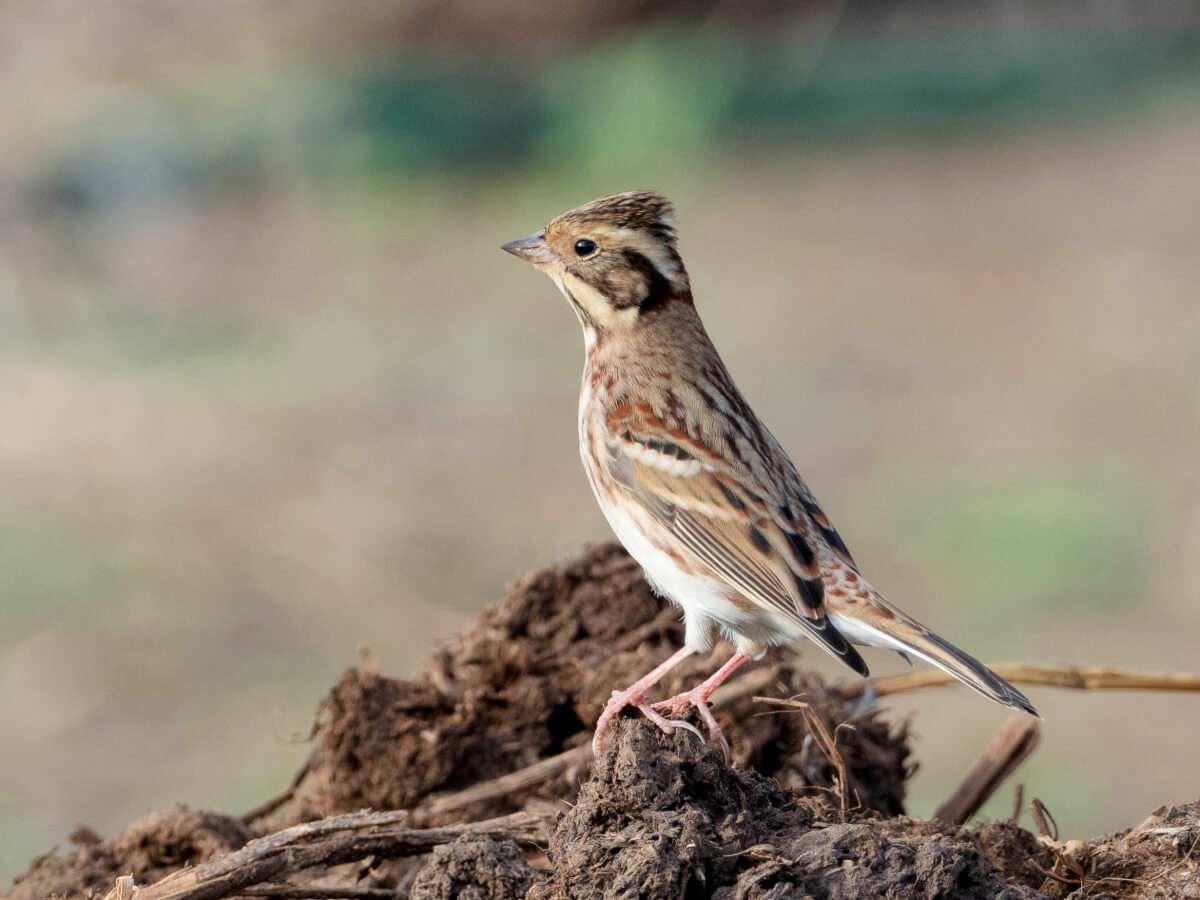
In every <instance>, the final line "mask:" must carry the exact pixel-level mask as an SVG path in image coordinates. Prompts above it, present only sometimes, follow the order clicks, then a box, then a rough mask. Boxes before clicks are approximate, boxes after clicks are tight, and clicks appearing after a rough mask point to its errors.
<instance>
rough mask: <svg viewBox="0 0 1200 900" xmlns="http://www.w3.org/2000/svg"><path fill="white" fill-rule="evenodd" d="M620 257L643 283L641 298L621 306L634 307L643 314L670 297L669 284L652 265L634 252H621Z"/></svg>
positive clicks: (641, 255)
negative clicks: (640, 277) (638, 275)
mask: <svg viewBox="0 0 1200 900" xmlns="http://www.w3.org/2000/svg"><path fill="white" fill-rule="evenodd" d="M621 255H622V256H623V257H624V259H625V263H626V264H627V265H628V266H629V268H631V269H632V270H633V271H635V272H637V273H638V274H640V275H641V276H642V278H643V279H644V282H645V286H644V294H643V296H642V297H640V298H637V299H635V300H633V302H632V304H628V303H627V304H622V305H634V306H637V307H638V308H639V309H641V310H642V312H645V311H646V310H648V309H653V308H654V307H656V306H658V305H659V304H660V303H662V302H663V301H664V300H666V299H667V298H668V297H669V296H671V283H670V282H669V281H668V280H667V278H666V276H665V275H663V273H662V272H660V271H659V270H658V269H657V268H656V267H655V265H654V263H652V262H651V261H650V260H649V259H647V258H646V257H645V256H644V255H643V254H641V253H638V252H637V251H636V250H628V249H626V250H623V251H622V253H621ZM614 305H616V304H614Z"/></svg>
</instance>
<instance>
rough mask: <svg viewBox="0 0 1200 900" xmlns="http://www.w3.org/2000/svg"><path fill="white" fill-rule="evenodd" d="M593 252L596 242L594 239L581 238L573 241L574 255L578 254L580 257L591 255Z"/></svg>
mask: <svg viewBox="0 0 1200 900" xmlns="http://www.w3.org/2000/svg"><path fill="white" fill-rule="evenodd" d="M595 252H596V242H595V241H589V240H588V239H587V238H583V239H582V240H578V241H576V242H575V255H576V256H580V257H583V256H591V255H592V254H593V253H595Z"/></svg>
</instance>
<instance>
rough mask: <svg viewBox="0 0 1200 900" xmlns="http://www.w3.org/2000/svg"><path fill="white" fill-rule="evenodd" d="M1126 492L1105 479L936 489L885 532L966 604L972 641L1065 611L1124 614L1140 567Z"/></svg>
mask: <svg viewBox="0 0 1200 900" xmlns="http://www.w3.org/2000/svg"><path fill="white" fill-rule="evenodd" d="M1129 483H1130V482H1129V481H1128V480H1127V479H1125V478H1121V477H1117V476H1115V475H1113V474H1112V473H1108V472H1106V473H1103V474H1089V473H1082V472H1074V473H1070V474H1067V475H1063V476H1061V477H1056V476H1054V475H1051V474H1048V473H1045V472H1029V473H1025V474H1023V475H1022V476H1020V477H1014V478H1011V479H1010V480H1006V481H1004V482H1002V483H995V482H993V483H988V482H986V481H982V480H965V481H963V482H962V483H958V484H952V485H951V486H950V487H945V486H944V482H943V483H941V485H942V486H939V487H937V488H933V487H930V490H929V492H928V493H922V494H921V495H920V497H919V498H913V500H912V502H911V504H906V506H907V508H908V509H910V510H912V509H920V510H922V512H921V514H920V515H918V516H917V518H916V519H915V520H914V519H911V518H910V519H907V520H906V521H905V522H904V523H903V526H901V525H900V523H896V524H895V527H897V528H899V527H903V528H904V529H905V530H906V531H907V532H909V533H910V534H912V544H913V545H914V546H919V547H921V548H922V554H923V557H924V562H925V563H926V564H927V565H928V567H929V568H930V570H931V571H937V572H939V573H940V575H939V577H940V578H942V579H943V580H944V581H946V582H948V583H949V586H950V589H951V590H952V591H953V592H954V594H955V596H960V597H962V598H963V599H964V602H965V603H969V606H970V616H971V619H972V622H973V623H974V624H975V625H976V626H977V629H978V632H979V633H980V634H983V635H986V634H987V633H989V632H993V633H994V628H993V626H998V627H1001V628H1003V627H1004V624H1003V623H1006V622H1007V623H1008V626H1007V627H1008V628H1011V627H1013V623H1014V622H1015V621H1020V622H1023V623H1024V624H1022V625H1021V626H1020V627H1022V628H1023V627H1027V624H1028V622H1029V621H1030V618H1031V617H1033V618H1036V617H1039V616H1050V615H1053V614H1055V613H1058V612H1060V611H1062V610H1066V609H1070V608H1071V607H1078V608H1079V609H1087V610H1092V611H1094V610H1097V609H1102V608H1108V609H1115V608H1117V607H1119V606H1120V607H1123V608H1126V609H1128V607H1129V604H1130V603H1131V602H1133V603H1136V602H1137V600H1138V597H1139V596H1140V594H1141V593H1143V591H1141V590H1140V589H1139V585H1140V584H1141V583H1142V582H1143V580H1144V578H1145V576H1146V569H1147V567H1148V565H1149V556H1148V554H1147V552H1146V550H1147V548H1146V543H1147V541H1148V536H1147V531H1146V525H1147V522H1146V519H1147V517H1148V515H1149V513H1148V509H1147V505H1146V500H1145V498H1143V497H1141V496H1140V495H1138V494H1135V493H1134V492H1132V491H1131V490H1126V489H1124V488H1123V485H1127V484H1129ZM910 484H911V482H910Z"/></svg>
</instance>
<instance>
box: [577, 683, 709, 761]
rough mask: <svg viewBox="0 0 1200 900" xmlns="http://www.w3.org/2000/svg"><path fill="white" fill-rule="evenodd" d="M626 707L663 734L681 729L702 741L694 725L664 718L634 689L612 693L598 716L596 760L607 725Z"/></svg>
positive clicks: (644, 696)
mask: <svg viewBox="0 0 1200 900" xmlns="http://www.w3.org/2000/svg"><path fill="white" fill-rule="evenodd" d="M655 705H657V704H655ZM627 706H632V707H634V708H636V709H637V710H638V712H640V713H641V714H642V715H643V716H645V717H646V718H647V719H649V720H650V721H651V722H653V723H654V724H655V725H657V726H658V727H659V728H660V729H662V731H663V733H664V734H673V733H674V732H675V731H676V729H679V728H682V729H684V730H685V731H690V732H692V733H693V734H695V735H696V737H698V738H700V740H701V741H703V740H704V735H702V734H701V733H700V732H699V730H698V729H697V728H696V727H695V726H694V725H692V724H691V723H689V722H680V721H673V720H671V719H668V718H666V717H665V716H663V715H662V714H661V713H660V712H658V711H657V710H655V709H654V707H652V706H650V705H649V704H647V703H646V691H644V690H638V689H636V687H634V688H629V689H628V690H624V691H613V692H612V696H611V697H610V698H609V700H608V703H607V704H606V705H605V707H604V712H602V713H601V714H600V718H599V719H598V720H597V721H596V733H595V735H593V736H592V753H594V754H595V755H596V758H597V759H598V758H599V757H600V754H601V753H602V752H603V751H604V735H605V733H606V732H607V731H608V726H609V723H610V722H612V720H613V719H615V718H616V717H617V716H618V715H619V714H620V712H621V710H623V709H625V708H626V707H627Z"/></svg>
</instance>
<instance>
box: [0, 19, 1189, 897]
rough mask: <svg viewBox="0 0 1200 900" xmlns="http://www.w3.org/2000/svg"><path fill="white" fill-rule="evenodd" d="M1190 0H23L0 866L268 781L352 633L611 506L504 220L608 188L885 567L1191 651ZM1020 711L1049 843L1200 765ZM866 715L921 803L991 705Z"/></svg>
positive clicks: (1098, 728)
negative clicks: (660, 220)
mask: <svg viewBox="0 0 1200 900" xmlns="http://www.w3.org/2000/svg"><path fill="white" fill-rule="evenodd" d="M1198 9H1200V8H1198V7H1197V6H1196V5H1195V4H1194V3H1191V2H1175V3H1172V2H1157V3H1153V4H1143V3H1140V2H1137V0H1128V2H1123V0H1094V2H1087V0H1062V2H1054V3H1045V2H1036V3H1035V2H1020V0H991V2H983V3H978V2H976V3H967V2H954V0H938V2H932V0H931V2H900V0H860V2H846V3H834V2H783V3H764V2H758V3H750V4H734V3H721V2H707V3H704V2H688V0H676V2H672V3H668V4H650V3H639V2H631V0H618V2H603V3H602V2H597V0H563V2H559V3H557V4H553V5H550V4H537V3H531V2H517V3H506V4H493V3H488V2H484V0H456V2H432V0H429V2H426V0H407V2H391V3H385V2H378V0H365V2H360V3H357V4H334V3H325V4H317V3H303V2H267V0H237V2H232V0H214V2H208V3H203V4H167V3H163V2H154V0H131V2H115V0H107V2H97V0H6V2H5V3H4V5H3V7H2V8H0V86H2V89H0V123H2V124H0V497H2V498H3V499H2V500H0V883H6V882H7V879H8V878H9V877H11V876H12V875H14V874H16V873H17V872H19V871H20V870H22V869H23V868H24V867H25V866H26V865H27V864H28V862H29V860H30V858H31V857H32V856H33V855H34V854H35V853H39V852H42V851H44V850H47V849H49V848H50V847H51V846H52V845H54V844H55V843H56V842H62V841H63V840H64V837H65V835H66V834H67V833H68V832H69V831H70V830H71V829H72V827H73V826H74V825H75V824H76V823H79V822H83V823H87V824H89V825H91V826H92V827H94V828H97V829H99V830H100V831H102V832H104V833H106V834H112V833H114V832H115V831H117V830H119V829H120V828H121V827H122V826H123V825H125V824H126V823H127V822H128V821H129V820H131V819H132V818H134V817H135V816H137V815H139V814H141V813H143V812H145V811H148V810H151V809H156V808H163V807H168V806H170V805H171V804H173V803H175V802H176V801H185V802H187V803H189V804H194V805H199V806H207V807H214V808H217V809H221V810H225V811H230V812H235V813H238V812H243V811H245V810H246V809H248V808H250V807H252V806H254V805H256V804H257V803H258V802H259V801H261V800H262V799H264V798H265V797H267V796H269V795H271V794H272V793H274V792H276V791H278V790H279V789H281V788H282V787H284V786H285V785H286V783H287V781H288V779H289V777H290V776H291V774H292V773H293V771H294V770H295V769H296V768H297V766H298V765H299V763H300V762H301V760H302V759H303V757H304V756H305V755H306V753H307V747H306V745H305V744H304V743H303V742H302V741H301V736H303V734H304V733H305V732H306V730H307V728H308V725H309V722H310V718H311V715H312V712H313V710H314V708H315V705H316V703H317V701H318V700H319V699H320V698H321V697H322V696H323V694H324V692H325V690H326V689H327V687H328V686H330V685H331V683H332V682H333V680H334V679H335V678H336V677H337V675H338V674H339V673H340V672H341V671H342V670H343V669H344V668H346V667H347V666H351V665H355V664H356V663H357V662H358V659H359V656H358V648H359V647H360V645H363V644H364V643H365V644H369V646H370V648H371V650H373V651H374V654H375V655H376V656H377V657H378V659H379V660H380V662H381V664H382V666H383V668H384V670H385V671H387V672H388V673H390V674H395V675H399V676H403V675H407V674H410V673H413V672H414V671H416V670H417V669H418V668H419V667H420V666H421V664H422V662H423V660H424V658H425V657H426V655H427V654H428V653H429V651H430V650H431V648H432V647H434V646H435V645H436V643H437V641H439V640H440V639H443V638H445V637H446V636H447V635H449V634H451V633H453V632H454V631H455V630H457V629H458V628H459V627H461V626H462V625H463V624H464V622H465V621H466V620H467V619H468V617H469V616H470V615H471V614H472V613H474V612H475V611H477V610H479V609H480V608H482V607H483V606H484V605H485V604H486V603H488V602H489V601H491V600H494V599H496V598H497V597H499V596H500V595H501V594H502V592H503V590H504V586H505V583H506V582H507V581H508V580H509V579H511V578H514V577H515V576H517V575H519V574H520V573H522V572H524V571H526V570H528V569H530V568H534V567H540V566H542V565H545V564H548V563H551V562H553V561H555V560H557V559H561V558H563V557H565V556H568V555H570V554H572V553H574V552H576V551H577V550H578V549H579V548H580V547H581V546H582V544H583V543H584V542H587V541H596V540H601V539H606V538H607V536H608V531H607V529H606V526H605V524H604V522H603V520H602V519H601V517H600V514H599V512H598V511H597V509H596V507H595V504H594V502H593V500H592V497H591V495H590V492H589V489H588V486H587V483H586V480H585V478H584V475H583V473H582V471H581V468H580V465H579V462H578V453H577V446H576V432H575V402H576V390H577V386H578V376H579V372H580V369H581V365H582V357H583V347H582V341H581V339H580V335H579V333H578V326H577V324H576V323H575V321H574V318H573V316H572V315H571V313H570V311H569V309H568V308H567V305H566V303H565V302H564V301H563V300H562V299H561V298H560V297H559V296H558V295H557V293H556V292H555V290H554V288H553V286H552V285H551V284H550V283H549V282H548V281H547V280H546V279H545V278H543V277H542V276H540V275H538V274H537V273H536V272H534V271H532V270H531V269H529V268H528V267H527V266H524V265H522V264H520V263H518V262H517V261H516V260H514V259H512V258H511V257H508V256H506V255H505V254H503V253H501V252H500V251H499V249H498V245H499V244H500V243H502V242H504V241H507V240H510V239H512V238H516V237H520V236H523V235H525V234H527V233H529V232H531V231H534V230H536V229H537V228H539V227H541V226H542V225H543V224H544V223H545V222H546V221H547V220H548V219H549V218H551V217H552V216H554V215H555V214H557V213H559V212H561V211H563V210H565V209H567V208H569V207H572V206H575V205H577V204H579V203H582V202H584V201H587V200H590V199H592V198H593V197H596V196H599V195H602V194H607V193H611V192H614V191H619V190H624V189H630V188H645V187H649V188H655V189H658V190H660V191H662V192H664V193H666V194H667V195H669V196H670V197H672V198H673V199H674V201H675V202H676V204H677V206H678V208H679V212H680V223H681V229H682V231H681V233H682V251H683V255H684V258H685V260H686V261H687V263H688V266H689V268H690V270H691V274H692V280H693V284H694V286H695V289H696V295H697V300H698V306H699V308H700V310H701V312H702V314H703V315H704V317H705V319H706V322H707V324H708V326H709V329H710V331H711V332H712V333H713V335H714V337H715V341H716V343H717V345H718V347H719V348H720V349H721V351H722V352H723V354H724V355H725V358H726V361H727V363H728V364H729V366H730V368H731V370H732V371H733V373H734V374H735V376H736V377H737V379H738V381H739V383H740V385H741V387H742V389H743V390H744V391H745V393H746V394H747V396H748V397H749V399H750V400H751V401H752V402H753V403H754V405H755V406H756V408H757V410H758V412H759V413H760V415H762V417H763V418H764V419H765V420H766V421H767V422H768V423H769V425H770V427H771V428H772V430H773V431H774V432H775V434H776V435H777V436H778V437H779V438H780V440H781V441H782V442H783V444H784V445H785V446H786V447H787V448H788V449H789V450H790V451H791V452H792V453H793V455H794V457H795V459H796V461H797V463H798V465H799V466H800V468H801V470H802V471H803V472H804V473H805V475H806V476H807V478H808V480H809V482H810V483H811V484H812V486H813V487H814V489H815V490H816V492H817V494H818V496H819V497H820V498H821V500H822V503H823V504H824V505H825V507H826V508H827V509H828V510H829V511H830V513H831V515H832V517H833V519H834V521H835V522H836V523H837V524H838V526H839V528H840V529H841V531H842V533H843V534H844V535H845V536H846V538H847V541H848V543H849V544H850V546H851V548H852V549H853V550H854V552H855V555H856V557H857V558H858V559H859V561H860V562H861V563H862V564H863V566H864V567H865V570H866V572H867V573H868V574H869V576H870V577H871V578H872V580H873V581H874V582H875V583H876V584H877V585H878V586H879V587H880V588H881V589H882V590H883V591H884V592H885V593H886V594H888V595H889V597H890V598H891V599H893V600H894V601H896V602H898V603H899V604H900V605H901V606H903V607H905V608H906V609H908V610H909V611H911V612H912V613H914V614H916V615H918V617H920V618H922V619H925V620H927V621H928V622H930V623H931V624H932V625H934V626H936V627H937V630H938V631H940V632H942V633H943V634H945V635H946V636H947V637H949V638H951V639H953V640H954V641H955V642H956V643H960V644H961V645H963V646H964V647H966V648H968V649H969V650H971V651H972V652H973V653H975V654H977V655H979V656H981V657H983V658H984V659H986V660H989V661H995V662H999V661H1027V662H1039V663H1061V664H1103V665H1113V666H1129V667H1137V668H1146V669H1163V670H1193V671H1194V670H1196V669H1197V668H1200V658H1198V655H1197V652H1196V647H1197V636H1198V634H1200V602H1197V600H1198V595H1200V477H1198V475H1197V461H1198V460H1200V302H1198V301H1200V253H1198V252H1197V234H1198V232H1200V12H1198ZM810 657H811V658H812V660H813V662H814V664H816V665H818V666H820V667H825V669H826V671H828V672H830V674H836V675H837V676H838V677H841V673H839V672H836V671H835V670H832V669H829V668H828V667H827V666H826V660H825V657H824V655H823V654H817V653H812V654H810ZM869 660H870V662H871V665H872V667H873V668H874V669H875V670H876V671H878V672H891V671H897V670H899V668H900V667H902V664H900V663H898V661H896V660H895V659H893V658H892V656H891V655H887V654H883V653H881V652H875V653H873V654H870V656H869ZM1029 693H1030V694H1031V696H1032V697H1033V699H1034V701H1035V702H1036V703H1037V705H1038V706H1039V708H1040V709H1041V710H1042V712H1043V714H1044V715H1045V717H1046V728H1045V736H1044V739H1043V745H1042V747H1041V749H1039V750H1038V751H1037V753H1036V754H1035V755H1034V757H1033V759H1032V760H1031V761H1030V762H1029V763H1028V764H1027V765H1026V766H1025V768H1024V769H1023V770H1022V772H1021V774H1020V778H1021V780H1024V781H1026V782H1027V783H1028V791H1027V796H1029V795H1033V796H1037V797H1040V798H1041V799H1042V800H1043V801H1044V802H1045V803H1046V804H1047V805H1048V807H1049V808H1050V810H1051V811H1052V812H1053V814H1054V815H1055V817H1056V818H1057V820H1058V823H1059V826H1060V829H1061V832H1062V833H1063V835H1064V836H1065V837H1089V836H1093V835H1095V834H1098V833H1100V832H1103V831H1105V830H1111V829H1115V828H1119V827H1122V826H1129V825H1133V824H1135V823H1136V822H1137V821H1139V820H1140V819H1141V818H1143V817H1144V816H1145V815H1146V814H1148V813H1149V812H1150V811H1151V810H1152V809H1154V808H1155V807H1156V806H1158V805H1159V804H1161V803H1167V802H1172V801H1175V802H1181V801H1187V800H1191V799H1195V798H1196V797H1197V796H1198V795H1200V765H1197V755H1196V749H1195V748H1196V745H1197V742H1198V741H1200V698H1197V697H1195V696H1186V695H1174V696H1172V695H1159V696H1150V695H1131V694H1109V695H1104V694H1074V693H1067V692H1062V691H1053V690H1049V689H1038V688H1033V689H1031V690H1030V691H1029ZM892 705H893V706H894V707H895V708H896V710H897V715H909V714H912V715H913V717H914V718H913V728H914V731H915V734H916V740H915V745H914V748H915V756H916V758H917V759H918V760H920V762H921V770H920V772H919V774H918V775H917V777H916V779H915V780H914V782H913V785H912V795H911V802H910V811H911V812H912V813H914V814H916V815H929V814H930V812H931V811H932V809H933V808H934V806H935V805H936V804H937V803H938V802H939V801H940V800H941V799H943V798H944V797H945V795H946V794H947V793H948V792H949V790H950V789H951V788H952V786H953V785H954V784H955V783H956V782H957V781H958V779H959V777H960V776H961V774H962V772H963V771H964V770H965V768H966V767H967V766H968V764H969V763H970V761H971V760H972V759H973V758H974V756H975V755H976V753H977V752H978V751H979V749H980V748H981V747H982V745H983V744H984V743H985V742H986V740H987V739H988V738H990V736H991V735H992V733H993V732H994V730H995V729H996V727H997V726H998V723H999V721H1000V720H1001V718H1002V716H1003V712H1002V711H1000V710H999V709H998V708H996V707H993V706H991V705H989V704H987V703H984V702H981V701H980V700H979V699H978V698H977V697H975V696H974V695H971V694H968V693H967V692H966V691H963V690H943V691H935V692H929V693H927V694H925V695H922V696H913V697H909V698H904V699H903V700H897V701H896V702H895V703H893V704H892ZM1010 803H1011V794H1010V792H1009V791H1008V790H1007V789H1006V790H1003V791H1002V792H1001V796H1000V797H999V798H997V799H996V800H994V801H993V804H992V805H991V806H989V807H988V809H987V810H986V811H985V814H986V815H991V816H1003V815H1007V814H1008V811H1009V808H1010Z"/></svg>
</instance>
